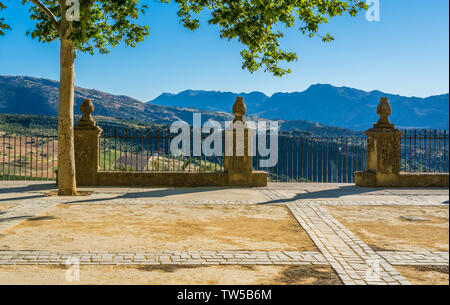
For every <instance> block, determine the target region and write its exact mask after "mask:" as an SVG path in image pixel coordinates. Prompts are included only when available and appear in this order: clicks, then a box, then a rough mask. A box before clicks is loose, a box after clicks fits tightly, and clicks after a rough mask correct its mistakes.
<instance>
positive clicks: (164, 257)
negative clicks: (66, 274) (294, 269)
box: [0, 250, 328, 265]
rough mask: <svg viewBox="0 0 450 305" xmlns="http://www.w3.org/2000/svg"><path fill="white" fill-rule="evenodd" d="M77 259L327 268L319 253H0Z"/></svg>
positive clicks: (32, 260) (51, 260)
mask: <svg viewBox="0 0 450 305" xmlns="http://www.w3.org/2000/svg"><path fill="white" fill-rule="evenodd" d="M69 258H72V259H73V258H77V259H78V260H79V262H80V264H86V265H92V264H94V265H95V264H97V265H99V264H100V265H106V264H108V265H149V264H156V265H159V264H166V265H174V264H178V265H179V264H183V265H185V264H188V265H328V262H327V261H326V260H325V258H324V257H323V255H322V254H320V253H319V252H308V251H305V252H295V251H284V252H276V251H269V252H265V251H189V252H185V251H164V252H141V253H125V252H116V253H113V252H76V251H74V252H48V251H1V250H0V265H30V264H32V265H34V264H39V265H46V264H64V263H65V262H66V261H67V260H68V259H69Z"/></svg>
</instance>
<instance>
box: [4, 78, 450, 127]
mask: <svg viewBox="0 0 450 305" xmlns="http://www.w3.org/2000/svg"><path fill="white" fill-rule="evenodd" d="M58 86H59V84H58V82H57V81H53V80H48V79H41V78H34V77H27V76H0V113H12V114H28V115H40V116H56V115H57V112H58ZM319 86H325V87H329V88H336V87H332V86H329V85H328V86H326V85H319ZM314 87H315V86H312V88H314ZM316 87H317V86H316ZM310 89H311V88H310ZM310 89H308V90H310ZM338 89H339V88H338ZM308 90H307V91H308ZM339 90H340V92H341V95H342V96H347V99H346V100H350V99H353V100H356V101H358V102H359V101H360V99H361V96H368V95H370V94H373V93H367V92H364V91H361V90H356V89H350V90H347V88H344V89H342V88H340V89H339ZM355 92H356V93H357V94H355ZM238 95H239V96H240V95H242V96H244V98H245V100H246V104H247V108H248V112H249V114H250V116H249V117H248V120H264V119H266V118H271V119H278V118H281V119H282V120H279V123H280V125H281V130H283V131H295V132H297V133H303V134H310V135H315V136H359V135H361V134H362V133H361V132H355V131H352V130H349V129H346V128H342V126H344V127H345V125H337V124H336V125H337V126H341V127H332V126H331V125H332V124H330V123H327V122H325V123H323V122H321V123H316V122H318V121H319V120H317V121H314V120H307V119H303V118H302V119H297V120H286V119H285V118H284V117H297V116H300V117H301V116H302V114H301V113H306V112H305V111H299V113H300V114H297V115H295V114H292V113H293V112H294V111H293V110H292V109H289V111H287V113H280V111H279V110H277V108H280V107H282V106H283V105H282V104H283V103H282V101H280V102H278V104H279V105H278V104H276V103H269V102H268V99H274V98H275V99H279V100H280V99H281V100H283V96H284V95H289V96H301V95H302V93H301V92H297V93H278V94H274V95H273V96H272V97H268V96H266V95H265V94H263V93H261V92H251V93H247V94H237V93H232V92H219V91H215V92H211V91H194V90H186V91H183V92H182V93H180V94H170V93H169V94H163V95H161V96H160V97H159V98H158V99H159V100H158V99H156V100H158V102H161V100H162V99H173V98H175V99H174V100H172V102H176V103H178V102H179V101H180V100H179V98H180V96H182V97H189V98H188V99H187V102H186V105H185V107H178V106H173V105H169V106H166V105H157V104H153V103H143V102H140V101H138V100H136V99H134V98H131V97H127V96H123V95H121V96H118V95H112V94H109V93H105V92H102V91H99V90H94V89H85V88H81V87H76V89H75V114H80V112H79V106H80V103H81V101H82V100H83V99H84V98H90V99H92V101H93V103H94V105H95V112H94V115H96V116H103V117H106V118H115V119H118V120H123V121H124V122H125V121H136V122H144V123H151V124H170V123H172V122H174V121H176V120H179V119H180V120H184V121H187V122H188V123H192V114H193V113H194V112H201V113H202V121H203V122H205V121H207V120H208V119H214V120H216V121H219V122H221V123H223V122H224V121H227V120H231V119H232V118H233V115H232V114H231V113H230V112H231V108H232V106H233V103H234V101H235V98H236V96H238ZM379 95H381V93H380V94H379ZM446 97H447V100H448V94H447V95H446ZM433 98H435V99H437V102H436V103H441V99H442V96H437V97H430V98H428V99H433ZM156 100H155V101H156ZM376 101H378V98H377V99H376ZM202 103H203V105H204V106H205V105H206V106H205V107H204V108H206V109H205V110H201V111H199V110H198V109H197V108H199V107H196V106H198V105H201V104H202ZM169 104H170V102H169ZM394 104H395V103H394ZM431 104H433V103H431ZM267 105H269V106H271V107H272V106H273V108H269V107H267ZM433 105H434V104H433ZM189 106H191V108H186V107H189ZM275 106H276V107H275ZM294 106H295V105H294ZM294 106H293V107H290V108H295V107H294ZM312 106H315V105H312ZM376 106H377V102H373V103H372V104H370V105H369V106H368V107H369V108H370V110H369V111H367V114H366V115H367V116H368V118H365V120H366V121H364V122H365V124H366V125H367V126H369V127H370V125H371V123H372V122H375V121H376V120H377V116H376V114H375V108H376ZM419 106H420V105H419ZM393 107H394V106H393ZM319 108H320V109H318V110H317V113H319V114H322V116H327V115H329V113H328V112H329V111H328V110H327V111H323V109H327V108H324V107H319ZM416 108H417V109H415V110H414V111H415V112H416V113H419V114H420V115H422V116H428V115H429V114H430V113H435V112H436V107H435V106H433V107H428V108H427V107H416ZM215 110H222V111H215ZM258 111H259V112H258ZM277 111H278V113H277ZM446 111H447V112H446V120H447V126H448V104H447V110H446ZM341 112H342V111H341ZM394 112H395V108H394ZM441 112H442V111H441ZM252 114H253V115H256V114H260V115H258V117H255V116H251V115H252ZM354 116H355V115H354V114H353V112H352V113H349V114H348V117H354ZM441 116H442V115H441ZM259 117H264V119H261V118H259ZM325 121H326V120H325ZM393 121H394V122H395V123H397V124H398V122H397V121H396V120H395V118H394V119H393ZM24 122H25V121H24ZM25 125H26V124H25Z"/></svg>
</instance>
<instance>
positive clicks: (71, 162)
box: [58, 37, 77, 196]
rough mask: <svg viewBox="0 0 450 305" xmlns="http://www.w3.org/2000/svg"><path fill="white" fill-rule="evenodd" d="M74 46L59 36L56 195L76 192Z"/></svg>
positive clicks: (67, 194) (72, 194) (69, 194)
mask: <svg viewBox="0 0 450 305" xmlns="http://www.w3.org/2000/svg"><path fill="white" fill-rule="evenodd" d="M74 65H75V48H74V46H73V44H72V42H71V41H70V40H68V39H67V38H65V37H61V49H60V83H59V113H58V188H59V190H58V195H60V196H74V195H76V194H77V186H76V180H75V152H74V138H73V125H74V120H73V107H74V94H75V93H74V90H75V87H74V83H75V67H74Z"/></svg>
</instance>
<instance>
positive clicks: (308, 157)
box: [253, 135, 367, 183]
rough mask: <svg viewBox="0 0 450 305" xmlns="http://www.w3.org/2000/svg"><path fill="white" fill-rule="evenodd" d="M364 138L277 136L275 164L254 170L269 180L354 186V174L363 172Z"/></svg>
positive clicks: (256, 164) (364, 156)
mask: <svg viewBox="0 0 450 305" xmlns="http://www.w3.org/2000/svg"><path fill="white" fill-rule="evenodd" d="M366 147H367V143H366V138H365V137H299V136H286V135H280V136H279V137H278V163H277V164H276V165H275V166H274V167H270V168H264V167H261V166H259V161H260V158H259V157H258V156H257V157H256V158H255V159H254V165H253V166H254V168H255V169H261V170H265V171H268V172H269V179H270V180H271V181H279V182H319V183H354V181H355V178H354V172H355V171H360V170H364V169H365V164H366V161H365V160H366Z"/></svg>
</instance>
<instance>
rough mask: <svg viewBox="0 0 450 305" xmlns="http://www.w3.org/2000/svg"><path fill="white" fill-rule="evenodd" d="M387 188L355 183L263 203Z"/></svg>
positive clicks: (328, 196)
mask: <svg viewBox="0 0 450 305" xmlns="http://www.w3.org/2000/svg"><path fill="white" fill-rule="evenodd" d="M380 190H385V189H384V188H375V187H359V186H355V185H346V186H339V187H338V188H333V189H326V190H318V191H313V192H307V193H298V194H297V195H295V196H294V197H293V198H283V199H275V200H271V201H266V202H264V203H261V204H263V205H264V204H277V203H289V202H294V201H297V200H304V199H337V198H340V197H342V196H349V195H359V194H366V193H370V192H373V191H380Z"/></svg>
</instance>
